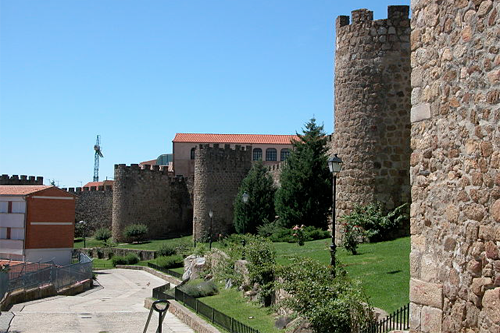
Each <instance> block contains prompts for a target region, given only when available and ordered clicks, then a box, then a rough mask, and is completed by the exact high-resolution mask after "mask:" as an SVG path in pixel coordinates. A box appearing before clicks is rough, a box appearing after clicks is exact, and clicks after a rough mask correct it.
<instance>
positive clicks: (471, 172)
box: [410, 0, 500, 333]
mask: <svg viewBox="0 0 500 333" xmlns="http://www.w3.org/2000/svg"><path fill="white" fill-rule="evenodd" d="M412 11H413V17H412V20H411V26H412V33H411V50H412V53H411V64H412V74H411V84H412V88H413V90H412V96H411V97H412V108H411V121H412V126H411V147H412V149H413V153H412V154H411V158H410V164H411V167H410V176H411V185H412V191H411V195H412V205H411V257H410V261H411V282H410V301H411V305H410V307H411V310H410V312H411V314H410V316H411V318H410V321H411V332H433V333H434V332H496V333H498V332H500V172H499V170H500V129H499V124H500V109H499V100H500V84H499V80H500V54H499V49H500V24H499V20H500V1H496V0H495V1H491V0H483V1H481V0H456V1H436V0H413V1H412Z"/></svg>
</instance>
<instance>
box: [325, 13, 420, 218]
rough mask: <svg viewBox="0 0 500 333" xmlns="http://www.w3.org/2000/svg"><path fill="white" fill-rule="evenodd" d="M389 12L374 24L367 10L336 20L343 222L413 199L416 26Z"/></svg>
mask: <svg viewBox="0 0 500 333" xmlns="http://www.w3.org/2000/svg"><path fill="white" fill-rule="evenodd" d="M408 13H409V8H408V6H389V8H388V18H387V19H383V20H376V21H373V12H371V11H369V10H367V9H359V10H355V11H353V12H352V14H351V16H352V22H351V23H349V17H348V16H339V17H338V18H337V21H336V52H335V132H334V133H333V136H332V143H331V150H330V152H331V153H337V154H338V156H339V157H340V158H342V160H343V162H344V163H343V169H342V172H341V173H340V174H339V176H338V179H337V211H336V214H337V217H340V216H342V215H344V214H346V213H349V212H350V211H351V210H352V209H353V207H354V206H355V205H356V204H360V205H364V204H368V203H372V202H375V201H379V202H382V203H384V204H385V205H386V207H387V208H394V207H396V206H398V205H400V204H402V203H407V202H409V201H410V185H409V174H408V170H409V156H410V106H411V105H410V96H411V86H410V68H411V66H410V20H409V18H408Z"/></svg>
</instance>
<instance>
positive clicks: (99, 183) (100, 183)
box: [83, 180, 113, 187]
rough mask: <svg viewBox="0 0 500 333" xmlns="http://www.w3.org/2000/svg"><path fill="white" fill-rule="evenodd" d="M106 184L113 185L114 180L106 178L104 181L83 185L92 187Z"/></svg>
mask: <svg viewBox="0 0 500 333" xmlns="http://www.w3.org/2000/svg"><path fill="white" fill-rule="evenodd" d="M105 185H113V181H112V180H104V181H102V182H88V183H87V184H85V185H83V187H91V186H95V187H99V186H105Z"/></svg>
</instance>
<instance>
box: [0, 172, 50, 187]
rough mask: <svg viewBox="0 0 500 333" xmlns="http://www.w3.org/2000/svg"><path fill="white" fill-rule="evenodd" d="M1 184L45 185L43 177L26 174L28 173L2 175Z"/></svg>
mask: <svg viewBox="0 0 500 333" xmlns="http://www.w3.org/2000/svg"><path fill="white" fill-rule="evenodd" d="M0 185H43V177H40V176H38V177H35V176H29V177H28V176H26V175H21V176H18V175H12V176H11V177H9V175H5V174H4V175H2V176H1V177H0Z"/></svg>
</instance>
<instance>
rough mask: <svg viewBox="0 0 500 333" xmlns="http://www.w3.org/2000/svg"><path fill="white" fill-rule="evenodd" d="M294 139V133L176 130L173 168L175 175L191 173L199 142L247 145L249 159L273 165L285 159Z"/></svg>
mask: <svg viewBox="0 0 500 333" xmlns="http://www.w3.org/2000/svg"><path fill="white" fill-rule="evenodd" d="M298 139H299V138H298V136H297V135H272V134H203V133H177V134H176V135H175V138H174V139H173V140H172V143H173V155H174V160H173V169H174V172H175V175H182V176H191V175H193V174H194V158H195V150H196V149H195V148H196V147H197V146H198V145H200V144H219V145H222V147H223V146H224V145H226V144H228V145H230V147H231V148H234V147H235V146H236V145H240V146H243V147H245V146H251V147H252V160H253V161H259V160H260V161H262V162H263V163H264V165H273V164H277V163H280V162H281V161H284V160H285V159H286V158H287V156H288V154H289V153H290V151H291V149H292V140H298Z"/></svg>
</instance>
